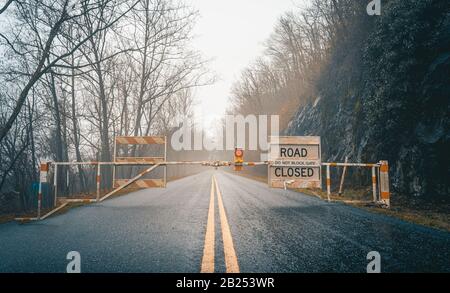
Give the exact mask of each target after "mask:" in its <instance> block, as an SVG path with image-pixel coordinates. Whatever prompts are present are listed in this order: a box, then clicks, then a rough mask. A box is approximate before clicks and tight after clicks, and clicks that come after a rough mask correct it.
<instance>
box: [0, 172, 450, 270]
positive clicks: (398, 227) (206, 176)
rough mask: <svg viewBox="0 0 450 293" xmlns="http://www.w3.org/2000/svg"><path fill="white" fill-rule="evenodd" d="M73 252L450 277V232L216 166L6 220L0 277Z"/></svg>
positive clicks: (97, 266)
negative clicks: (373, 267)
mask: <svg viewBox="0 0 450 293" xmlns="http://www.w3.org/2000/svg"><path fill="white" fill-rule="evenodd" d="M213 174H214V177H215V178H216V181H217V186H218V188H219V191H220V192H217V190H216V189H214V188H213V189H211V185H212V182H213V180H212V177H213ZM211 198H214V202H213V205H212V207H213V212H211V209H210V203H211ZM221 208H222V210H221ZM223 213H224V214H223ZM225 218H226V219H225ZM207 227H209V232H207ZM212 230H213V231H212ZM227 231H228V232H229V235H228V234H227ZM69 251H78V252H79V253H80V255H81V271H82V272H200V270H201V269H202V268H209V269H210V270H211V269H212V270H213V271H214V272H226V271H232V270H233V269H234V270H238V271H240V272H366V266H367V264H368V262H369V261H368V260H367V259H366V256H367V254H368V252H370V251H378V252H379V253H380V255H381V271H382V272H438V271H445V272H450V233H447V232H442V231H438V230H434V229H430V228H426V227H422V226H418V225H414V224H410V223H407V222H404V221H401V220H398V219H394V218H391V217H387V216H383V215H379V214H374V213H370V212H367V211H364V210H360V209H357V208H353V207H349V206H346V205H343V204H338V203H327V202H324V201H321V200H319V199H317V198H314V197H310V196H307V195H303V194H299V193H296V192H293V191H284V190H278V189H269V188H268V187H267V185H266V184H264V183H260V182H256V181H253V180H250V179H247V178H243V177H240V176H236V175H232V174H229V173H225V172H222V171H213V170H209V171H206V172H202V173H200V174H197V175H194V176H190V177H186V178H183V179H180V180H177V181H174V182H170V183H169V184H168V186H167V188H166V189H147V190H141V191H138V192H134V193H132V194H128V195H125V196H121V197H117V198H112V199H108V200H106V201H104V202H102V203H98V204H97V203H96V204H91V205H88V206H84V207H79V208H75V209H71V210H70V211H68V212H67V213H65V214H62V215H58V216H54V217H51V218H48V219H46V220H44V221H40V222H33V223H28V224H18V223H15V222H10V223H5V224H0V272H65V271H66V266H67V264H68V262H69V261H68V260H67V259H66V255H67V253H68V252H69ZM211 254H212V255H211Z"/></svg>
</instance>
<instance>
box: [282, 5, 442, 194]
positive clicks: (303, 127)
mask: <svg viewBox="0 0 450 293" xmlns="http://www.w3.org/2000/svg"><path fill="white" fill-rule="evenodd" d="M359 29H360V33H356V34H354V35H353V36H351V37H348V38H346V39H345V40H342V42H341V43H340V44H338V45H337V46H336V48H334V52H333V54H332V56H331V58H330V62H329V64H328V66H327V68H326V70H324V72H323V73H322V76H321V77H320V79H319V80H318V81H317V84H316V88H317V93H318V95H317V96H318V97H317V98H316V99H315V101H314V102H313V103H311V104H308V105H306V106H304V107H301V108H300V109H299V110H298V112H297V114H296V115H295V116H294V118H293V119H292V121H291V122H290V123H289V126H288V128H287V129H286V131H285V133H286V134H288V135H320V136H321V137H322V153H323V159H324V161H343V160H344V157H345V156H349V157H350V161H355V162H356V161H358V162H377V161H379V160H389V163H390V166H391V170H390V176H391V183H392V188H393V190H394V191H396V192H400V193H403V194H406V195H411V196H418V197H443V198H446V199H448V197H449V196H448V195H449V193H450V118H449V117H450V115H449V114H450V3H449V2H448V1H438V0H436V1H432V0H429V1H394V0H392V1H389V2H388V3H387V4H386V5H385V6H384V8H383V13H382V16H381V17H379V18H378V19H377V20H375V21H374V22H373V23H368V24H367V26H365V27H361V26H359ZM367 173H368V172H367ZM363 174H364V173H363V172H357V173H354V174H353V175H355V176H352V179H353V183H360V182H361V180H365V179H364V178H365V177H366V176H368V175H363Z"/></svg>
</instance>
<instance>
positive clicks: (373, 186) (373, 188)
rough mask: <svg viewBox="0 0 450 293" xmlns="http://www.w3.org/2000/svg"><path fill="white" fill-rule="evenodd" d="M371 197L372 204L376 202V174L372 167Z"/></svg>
mask: <svg viewBox="0 0 450 293" xmlns="http://www.w3.org/2000/svg"><path fill="white" fill-rule="evenodd" d="M372 196H373V202H377V173H376V169H375V166H372Z"/></svg>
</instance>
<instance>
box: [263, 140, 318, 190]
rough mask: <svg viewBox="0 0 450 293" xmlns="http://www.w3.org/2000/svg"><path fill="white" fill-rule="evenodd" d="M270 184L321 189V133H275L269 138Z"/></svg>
mask: <svg viewBox="0 0 450 293" xmlns="http://www.w3.org/2000/svg"><path fill="white" fill-rule="evenodd" d="M269 161H270V164H269V170H268V180H269V186H270V187H274V188H284V187H285V186H287V187H291V188H321V185H322V180H321V149H320V136H276V137H271V139H270V152H269Z"/></svg>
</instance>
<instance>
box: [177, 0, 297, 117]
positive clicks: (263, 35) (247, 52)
mask: <svg viewBox="0 0 450 293" xmlns="http://www.w3.org/2000/svg"><path fill="white" fill-rule="evenodd" d="M186 2H187V3H191V5H192V6H193V7H195V8H196V9H197V10H198V11H199V13H200V17H199V19H198V22H197V25H196V26H195V29H194V35H195V36H196V38H195V41H194V44H193V46H194V47H195V48H196V49H198V50H199V51H201V52H202V53H203V54H204V57H205V58H207V59H210V58H212V59H213V60H212V62H211V64H210V68H211V70H212V71H213V72H214V73H215V74H216V75H217V77H218V80H217V82H216V83H215V84H213V85H211V86H207V87H202V88H200V89H198V90H196V97H197V102H198V105H197V107H196V116H197V117H201V118H202V119H203V120H204V122H203V123H204V125H208V123H210V122H212V120H214V119H215V118H217V117H219V116H221V115H223V114H224V111H225V110H226V108H227V107H228V97H229V95H230V91H231V85H232V84H233V82H234V81H236V80H238V79H239V76H240V73H241V71H242V70H243V69H244V68H245V67H246V66H248V65H249V64H251V63H252V62H253V61H254V60H255V59H256V58H257V57H258V56H260V55H261V54H262V53H263V49H264V48H263V43H264V41H266V40H267V39H268V37H269V36H270V34H271V33H272V31H273V29H274V25H275V23H276V21H277V20H278V18H279V17H280V16H281V15H282V14H283V13H284V12H286V11H290V10H295V7H296V6H298V5H299V4H302V3H301V2H305V1H304V0H187V1H186ZM302 6H303V5H302ZM207 121H209V122H207Z"/></svg>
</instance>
